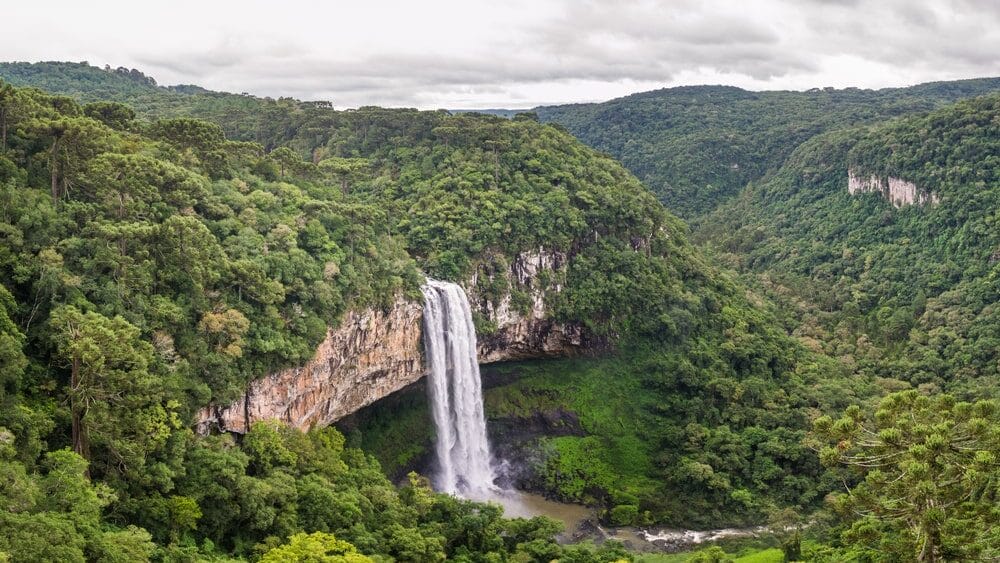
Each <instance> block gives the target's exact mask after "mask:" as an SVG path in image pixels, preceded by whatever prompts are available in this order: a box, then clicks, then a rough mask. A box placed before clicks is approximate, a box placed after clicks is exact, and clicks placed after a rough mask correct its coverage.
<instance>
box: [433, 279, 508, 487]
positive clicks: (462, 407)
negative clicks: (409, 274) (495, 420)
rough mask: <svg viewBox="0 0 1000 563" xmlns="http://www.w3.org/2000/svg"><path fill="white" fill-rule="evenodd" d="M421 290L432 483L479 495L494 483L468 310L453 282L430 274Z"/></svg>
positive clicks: (461, 290) (459, 290)
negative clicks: (432, 430)
mask: <svg viewBox="0 0 1000 563" xmlns="http://www.w3.org/2000/svg"><path fill="white" fill-rule="evenodd" d="M422 290H423V293H424V350H425V353H426V357H427V367H428V369H429V370H430V373H429V374H428V387H429V388H430V398H431V409H432V411H433V415H434V425H435V426H436V429H437V444H436V445H435V450H436V454H437V460H438V473H437V475H436V477H435V485H436V486H437V488H438V489H439V490H442V491H444V492H448V493H452V494H461V495H464V496H471V497H478V496H483V495H484V494H489V493H490V491H492V490H493V489H494V486H493V479H494V474H493V468H492V467H491V463H492V456H491V455H490V445H489V442H488V441H487V439H486V417H485V415H484V414H483V391H482V382H481V381H480V378H479V362H478V359H477V356H476V329H475V326H473V323H472V310H471V309H470V307H469V300H468V298H466V296H465V291H464V290H463V289H462V288H461V287H460V286H458V285H456V284H453V283H449V282H442V281H436V280H431V279H428V280H427V285H425V286H423V288H422Z"/></svg>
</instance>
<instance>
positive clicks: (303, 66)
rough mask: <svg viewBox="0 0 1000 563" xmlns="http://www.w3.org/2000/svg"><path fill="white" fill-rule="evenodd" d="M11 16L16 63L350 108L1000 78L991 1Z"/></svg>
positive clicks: (315, 6) (638, 2)
mask: <svg viewBox="0 0 1000 563" xmlns="http://www.w3.org/2000/svg"><path fill="white" fill-rule="evenodd" d="M84 4H86V5H84ZM11 13H12V14H13V18H12V20H13V21H11V22H10V24H9V25H6V26H5V33H4V34H3V35H0V53H3V57H4V58H6V59H8V60H71V61H80V60H88V61H90V62H91V63H93V64H98V65H103V64H111V65H112V66H128V67H136V68H139V69H141V70H143V71H144V72H146V73H147V74H151V75H153V76H154V77H156V79H157V80H158V81H159V82H160V83H162V84H173V83H194V84H198V85H201V86H205V87H207V88H212V89H217V90H226V91H233V92H244V91H246V92H252V93H255V94H260V95H270V96H283V95H290V96H296V97H300V98H306V99H329V100H332V101H333V102H334V104H335V105H336V106H338V107H355V106H359V105H369V104H378V105H406V106H418V107H425V108H438V107H449V108H464V107H487V106H489V107H502V106H513V107H529V106H532V105H536V104H540V103H554V102H573V101H592V100H599V99H606V98H609V97H615V96H620V95H624V94H627V93H630V92H634V91H637V90H643V89H650V88H656V87H662V86H670V85H680V84H699V83H724V84H733V85H736V86H742V87H747V88H754V89H803V88H809V87H813V86H838V87H844V86H860V87H883V86H901V85H906V84H913V83H917V82H923V81H929V80H945V79H953V78H961V77H971V76H986V75H997V74H1000V62H998V57H997V53H1000V3H998V2H995V1H992V0H937V1H934V0H886V1H874V0H872V1H866V0H754V1H743V2H735V1H723V0H716V1H695V0H661V1H652V0H617V1H615V0H606V1H599V0H548V1H543V0H536V1H528V0H509V1H503V2H501V1H496V0H494V1H483V0H464V1H463V0H435V1H424V2H412V1H402V0H401V1H397V2H391V1H387V0H369V1H368V2H365V3H360V2H344V1H324V2H320V1H310V0H286V1H285V2H283V3H282V4H281V5H278V4H277V3H272V2H265V1H264V0H242V1H239V2H237V1H235V0H208V1H206V0H200V1H194V0H178V1H172V2H144V3H135V2H125V1H122V0H118V1H110V0H108V1H98V2H87V3H82V2H66V1H58V2H48V3H44V4H42V3H34V4H27V3H22V4H20V5H19V6H18V8H17V9H16V10H15V11H13V12H8V14H11ZM53 14H55V15H56V17H53ZM42 37H44V40H41V38H42Z"/></svg>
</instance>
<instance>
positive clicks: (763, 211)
mask: <svg viewBox="0 0 1000 563" xmlns="http://www.w3.org/2000/svg"><path fill="white" fill-rule="evenodd" d="M849 173H850V174H851V175H853V176H855V177H860V178H862V179H867V178H868V177H870V176H875V177H877V178H879V179H880V181H879V183H880V184H881V186H882V190H884V191H876V192H874V193H865V192H862V191H859V190H857V189H856V190H855V193H853V194H852V193H850V192H849V190H848V187H849V184H850V182H849ZM889 179H895V181H896V182H897V184H896V185H897V186H904V185H907V184H910V185H912V186H914V187H915V188H916V189H915V193H916V194H917V198H916V199H917V201H916V202H914V203H911V204H901V203H900V200H896V201H891V200H890V194H889V183H888V182H889ZM855 181H856V182H860V181H859V180H855ZM864 181H867V180H864ZM900 189H901V188H900ZM998 221H1000V96H997V95H993V96H986V97H981V98H975V99H972V100H968V101H964V102H960V103H957V104H954V105H950V106H947V107H944V108H941V109H939V110H936V111H933V112H931V113H928V114H926V115H922V116H916V117H909V118H906V119H900V120H896V121H892V122H889V123H886V124H882V125H878V126H872V127H864V128H856V129H849V130H845V131H838V132H834V133H829V134H826V135H822V136H819V137H817V138H815V139H813V140H811V141H809V142H807V143H805V144H803V145H802V146H801V147H799V148H798V149H796V151H795V152H794V153H793V154H792V156H791V157H790V158H789V159H788V161H787V162H786V163H785V165H784V166H783V167H782V168H781V170H780V171H778V172H777V173H776V174H775V175H774V176H773V177H772V178H771V179H770V180H768V181H766V182H764V183H761V184H756V185H753V186H751V187H749V188H748V189H747V190H746V191H744V192H743V193H741V194H740V196H739V197H738V198H736V199H735V200H733V201H731V202H729V203H727V204H725V205H723V206H722V207H720V208H719V210H718V211H716V212H715V213H712V214H710V215H708V216H707V217H706V218H705V219H704V220H703V221H701V226H700V228H699V230H698V233H697V237H698V239H699V240H701V241H703V242H705V244H707V245H708V246H710V247H713V248H715V249H716V251H717V253H718V255H719V257H720V258H721V259H722V260H723V261H724V262H726V263H728V264H730V265H731V266H733V267H734V268H737V269H738V270H739V271H741V272H744V273H745V274H746V276H747V279H749V280H752V283H754V284H755V285H757V286H758V287H761V288H763V289H764V290H766V291H767V292H769V293H770V294H772V296H774V297H775V298H776V299H777V300H779V301H782V302H784V303H785V305H786V306H787V308H788V318H789V322H790V324H791V325H793V326H795V327H796V329H795V330H796V331H797V333H798V334H799V335H801V336H802V337H804V338H806V339H808V340H810V341H812V342H814V345H815V347H816V348H817V349H822V350H823V351H825V352H826V353H828V354H830V355H832V356H837V357H839V358H840V359H841V360H843V361H844V362H845V363H847V364H848V365H850V366H853V369H854V371H855V372H856V373H858V374H860V375H864V376H867V377H870V378H878V379H879V380H881V381H882V382H883V385H886V386H888V387H892V386H895V385H899V383H898V382H899V381H900V380H901V381H903V382H905V384H903V385H906V384H908V385H914V386H921V387H922V388H926V389H928V390H947V391H951V392H954V393H956V394H957V395H959V396H962V397H965V398H974V397H982V396H995V394H996V388H997V387H996V385H997V377H998V376H1000V372H998V365H1000V364H998V355H997V352H998V350H1000V340H998V335H997V328H996V327H997V326H998V325H1000V316H998V315H1000V309H998V308H997V303H998V301H1000V269H998V268H1000V229H998V228H997V225H998Z"/></svg>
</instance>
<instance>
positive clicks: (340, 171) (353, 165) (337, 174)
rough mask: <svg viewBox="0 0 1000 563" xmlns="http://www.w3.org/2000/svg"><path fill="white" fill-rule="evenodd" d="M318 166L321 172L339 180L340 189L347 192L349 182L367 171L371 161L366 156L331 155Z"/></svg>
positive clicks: (354, 180) (349, 187) (359, 177)
mask: <svg viewBox="0 0 1000 563" xmlns="http://www.w3.org/2000/svg"><path fill="white" fill-rule="evenodd" d="M318 166H319V169H320V171H321V172H324V173H326V174H328V175H330V176H332V177H333V178H334V179H336V180H337V181H338V182H340V191H341V192H343V193H344V194H347V193H348V192H350V189H351V184H353V183H354V182H357V181H358V180H360V179H361V178H363V177H364V175H365V174H366V173H368V171H369V169H370V168H371V163H370V162H369V161H368V159H366V158H339V157H333V158H328V159H326V160H323V161H320V163H319V165H318Z"/></svg>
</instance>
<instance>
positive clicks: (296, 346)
mask: <svg viewBox="0 0 1000 563" xmlns="http://www.w3.org/2000/svg"><path fill="white" fill-rule="evenodd" d="M0 80H3V82H2V83H0V132H2V135H0V202H2V204H0V240H2V244H0V285H2V287H0V377H2V379H0V405H2V408H0V471H2V472H3V474H4V475H5V477H4V479H3V480H2V482H0V506H2V507H3V510H0V519H2V524H0V561H2V560H4V559H5V558H6V559H9V560H11V561H27V560H32V558H34V559H35V560H53V561H134V560H154V561H227V560H250V561H295V560H301V561H311V560H316V559H308V557H310V556H318V555H317V554H319V555H323V556H324V557H327V559H323V560H329V561H367V560H377V561H391V560H400V561H442V560H459V561H551V560H559V561H567V562H572V561H581V562H587V561H594V562H597V561H618V560H622V559H625V560H632V559H635V558H636V557H637V555H635V554H634V553H631V552H629V551H627V550H626V549H625V548H624V547H623V546H621V545H619V544H616V543H614V542H607V543H605V544H603V545H600V546H595V545H592V544H579V545H576V544H564V543H560V542H557V541H556V536H557V534H558V533H559V532H560V531H561V530H560V527H561V525H560V524H559V523H558V522H555V521H554V520H551V519H548V518H545V517H536V518H531V519H523V518H506V517H504V516H503V514H502V511H501V509H500V508H499V507H498V506H496V505H492V504H481V503H476V502H472V501H466V500H460V499H456V498H455V497H451V496H448V495H443V494H438V493H435V492H433V490H432V489H431V487H430V484H429V482H428V481H427V480H426V478H425V477H423V476H421V475H418V474H416V473H409V470H410V469H412V467H411V466H410V465H409V462H410V461H411V460H412V458H413V456H414V455H416V454H415V452H414V451H413V449H412V447H413V445H414V444H423V447H426V446H427V444H428V443H429V440H430V439H431V438H432V436H431V435H430V434H429V432H430V431H431V430H430V428H429V425H427V424H424V423H421V422H420V421H421V420H422V419H421V417H425V416H426V404H423V403H421V402H420V401H413V402H410V403H408V404H406V405H404V406H403V407H401V408H397V410H396V411H395V412H393V413H392V414H391V415H386V414H383V415H382V416H381V417H380V415H379V411H378V407H377V406H376V408H375V409H374V410H372V411H370V412H369V413H368V416H369V418H370V419H373V420H369V421H368V422H367V423H366V424H362V425H361V426H360V428H354V429H353V432H352V431H346V435H345V433H343V432H341V431H338V430H337V429H335V428H332V427H331V428H322V429H314V430H311V431H309V432H301V431H299V430H295V429H292V428H288V427H285V426H283V425H281V424H278V423H267V422H262V423H257V424H255V425H254V426H253V427H252V428H251V429H250V431H249V432H247V433H246V435H244V436H242V437H239V438H237V437H234V436H231V435H215V436H200V435H197V434H196V433H195V432H194V431H193V429H192V423H193V418H194V415H195V413H196V411H197V410H198V409H200V408H201V407H203V406H205V405H207V404H209V403H213V402H215V403H218V402H222V403H225V402H228V401H230V400H232V399H233V398H235V397H237V396H238V395H239V394H240V393H241V392H242V391H243V390H244V389H245V388H246V387H247V385H248V384H249V383H250V382H251V381H253V380H254V379H257V378H260V377H263V376H264V375H267V374H268V373H271V372H273V371H275V370H278V369H281V368H286V367H293V366H296V365H301V364H302V363H303V362H305V361H306V360H308V359H309V358H311V357H312V355H313V352H314V350H315V348H316V346H317V345H318V344H319V343H320V341H321V340H322V339H323V337H324V335H325V333H326V330H327V327H330V326H337V324H338V322H339V321H340V319H341V318H342V317H343V315H344V314H345V313H346V312H347V311H350V310H354V309H357V308H361V307H374V308H379V307H381V308H387V307H390V306H391V304H392V303H393V302H394V301H395V300H396V299H398V298H405V299H413V300H416V299H419V287H420V284H421V283H422V282H423V280H424V277H425V276H433V277H436V278H440V279H452V280H460V279H464V278H465V277H466V276H468V275H469V274H470V273H471V272H474V271H476V270H477V268H479V267H481V266H483V265H484V264H488V263H492V262H494V261H496V260H498V258H497V257H498V256H500V257H507V258H510V257H513V256H514V255H516V254H517V253H518V252H520V251H523V250H526V249H531V248H537V247H539V246H544V247H546V248H552V249H556V250H559V251H562V252H565V253H566V254H567V255H568V256H569V257H570V260H569V263H568V266H567V267H566V269H565V271H564V272H562V273H561V274H560V275H561V277H560V278H559V279H553V280H549V283H551V284H553V285H555V284H558V285H559V287H560V288H561V291H559V292H554V293H552V294H551V296H550V298H551V301H550V303H548V305H549V307H550V310H551V311H552V315H553V318H554V319H556V320H558V321H560V322H566V323H573V324H576V325H579V326H582V327H583V329H584V330H586V331H587V332H588V333H589V334H593V335H595V336H599V337H601V338H602V339H604V340H606V341H608V342H610V343H611V346H610V349H609V350H608V351H605V352H604V353H601V354H598V355H596V356H594V357H584V358H574V359H564V360H548V361H541V362H528V363H523V364H509V365H501V366H499V367H498V368H497V370H498V371H499V372H502V373H505V374H507V375H504V376H503V377H502V378H501V379H504V381H506V383H505V384H503V385H499V386H496V387H494V388H491V389H488V390H487V393H486V411H487V416H488V417H489V418H490V420H491V421H492V423H494V424H495V425H501V426H502V425H503V424H508V425H513V426H514V427H516V426H518V425H523V424H525V423H526V422H527V421H528V420H529V419H531V418H532V417H533V416H535V415H536V414H537V413H540V412H560V413H572V414H573V417H575V420H576V421H577V423H578V424H579V427H580V431H579V432H575V433H572V434H570V435H560V436H555V435H553V436H541V437H539V438H538V439H536V440H532V441H530V442H527V443H525V444H521V445H520V446H519V447H522V448H524V450H523V451H522V453H523V454H524V455H525V456H529V455H530V457H531V458H532V459H534V460H535V461H536V463H535V465H534V466H533V467H531V468H530V472H529V474H527V475H526V476H525V481H524V483H523V484H524V486H525V487H527V488H530V489H532V490H535V491H538V492H542V493H544V494H546V495H547V496H549V497H550V498H553V499H559V500H562V501H568V502H576V503H582V504H586V505H589V506H593V507H595V510H596V511H597V513H598V514H599V518H600V519H601V522H602V523H603V524H606V525H617V526H628V525H634V526H650V525H654V524H657V525H672V526H689V527H701V528H707V527H711V526H716V527H718V526H726V525H756V524H761V523H767V522H770V523H771V524H772V526H773V528H774V529H775V530H776V532H775V533H774V534H773V535H774V537H773V538H772V539H771V540H769V541H771V542H772V546H777V547H779V548H781V550H783V554H784V555H783V556H784V557H786V558H789V559H790V560H796V559H798V558H807V559H809V560H816V561H843V560H857V561H905V560H914V559H916V560H922V561H930V560H933V561H937V560H962V559H977V558H978V559H985V560H988V559H991V558H995V557H996V556H997V555H998V554H1000V536H997V534H996V532H995V528H996V527H997V526H996V524H997V523H998V518H1000V514H998V512H997V509H996V508H995V506H996V505H997V503H996V501H997V494H998V493H1000V491H998V490H997V485H996V483H997V482H998V481H997V477H998V476H1000V474H998V471H1000V467H998V461H997V456H998V455H1000V421H998V420H997V417H1000V411H998V404H997V403H996V402H995V400H996V399H997V398H998V397H996V392H995V389H996V385H995V383H996V382H997V377H998V375H1000V374H998V365H1000V364H998V362H1000V358H998V356H997V353H998V352H997V350H998V349H1000V335H998V332H997V326H998V325H997V323H998V322H1000V318H998V315H1000V311H998V309H997V303H998V302H1000V299H998V297H1000V286H998V284H1000V258H998V256H1000V239H998V232H1000V231H998V230H997V223H998V221H1000V206H998V204H1000V201H998V198H1000V177H998V174H997V169H998V168H997V167H998V165H1000V160H998V159H1000V144H998V143H1000V141H998V139H1000V117H998V116H1000V111H998V110H1000V107H998V106H1000V98H998V97H997V95H995V94H994V95H986V96H981V97H974V96H977V95H980V94H984V93H987V92H989V91H991V90H996V89H997V86H998V82H997V81H996V80H991V79H983V80H977V81H961V82H954V83H936V84H931V85H924V86H920V87H915V88H910V89H904V90H884V91H832V92H831V91H820V92H809V93H801V94H793V93H788V94H784V93H782V94H780V95H778V94H775V95H763V94H761V95H757V94H754V93H749V92H744V91H740V90H736V89H728V88H692V89H680V90H677V89H674V90H671V91H665V92H653V93H648V94H642V95H637V96H633V97H630V98H625V99H622V100H616V101H614V102H610V104H611V106H600V105H597V106H566V107H555V108H538V109H536V110H535V112H534V113H518V114H516V115H514V116H513V117H511V118H509V119H507V118H503V117H498V116H491V115H482V114H475V113H454V114H453V113H451V112H447V111H417V110H407V109H381V108H375V107H365V108H360V109H357V110H344V111H337V110H334V109H333V108H332V107H330V106H329V105H328V104H322V103H311V102H301V101H297V100H293V99H289V98H282V99H277V100H275V99H269V98H257V97H254V96H251V95H234V94H224V93H217V92H211V91H207V90H204V89H201V88H198V87H194V86H181V87H177V86H175V87H169V88H164V87H160V86H158V85H157V84H156V82H155V80H153V79H151V78H149V77H147V76H146V75H144V74H142V73H141V72H139V71H135V70H129V69H110V68H107V69H100V68H96V67H92V66H89V65H87V64H85V63H80V64H76V63H40V64H23V63H3V64H0ZM962 98H972V99H969V100H966V101H958V102H957V103H952V102H955V100H959V99H962ZM674 104H680V105H679V106H675V105H674ZM682 106H683V109H679V108H681V107H682ZM609 108H614V109H609ZM606 111H611V112H612V113H611V114H609V113H606ZM702 112H704V115H702ZM675 113H676V114H677V117H676V119H677V120H680V119H685V120H689V121H688V122H687V123H681V122H679V121H672V119H673V118H669V117H668V116H670V115H673V114H675ZM700 115H701V117H699V116H700ZM643 116H645V117H643ZM708 116H711V119H717V120H718V121H715V122H713V121H711V120H710V119H709V117H708ZM740 116H742V117H740ZM539 120H541V121H542V122H539ZM618 120H621V122H622V123H624V124H627V128H631V129H621V128H617V127H616V126H613V124H614V123H616V122H617V121H618ZM706 120H707V121H706ZM547 121H551V122H552V123H544V122H547ZM734 124H738V125H739V126H738V127H737V128H736V129H732V130H731V129H729V128H730V127H735V125H734ZM622 127H626V125H622ZM789 128H795V130H794V132H793V133H794V134H787V133H788V132H789ZM598 129H601V130H602V131H604V132H605V134H607V135H611V136H612V138H606V137H605V138H601V139H598V138H597V137H596V136H594V135H596V133H595V134H594V135H590V134H588V133H587V131H597V130H598ZM616 131H617V133H616ZM569 132H572V133H574V134H578V135H579V136H580V140H577V139H576V138H574V137H573V136H571V135H570V133H569ZM619 137H620V138H619ZM625 138H628V139H632V140H638V139H649V140H648V141H642V142H644V143H645V142H648V143H651V144H650V145H647V148H645V149H640V148H639V147H637V146H635V142H638V141H633V142H631V143H626V144H624V145H622V144H621V141H622V139H625ZM765 138H769V139H773V144H767V143H764V142H762V140H763V139H765ZM719 139H724V141H720V140H719ZM581 141H582V142H581ZM720 142H724V144H725V150H727V151H733V155H734V156H733V159H732V160H733V162H732V163H730V162H729V159H719V158H711V159H708V158H704V154H705V151H710V152H712V154H718V150H719V145H718V143H720ZM584 143H588V144H591V145H593V148H590V147H588V146H587V145H585V144H584ZM653 145H655V146H653ZM713 147H714V148H713ZM598 151H607V152H608V153H610V155H608V154H604V153H602V152H598ZM668 154H669V155H671V156H670V158H663V155H668ZM614 158H620V159H621V161H622V164H619V163H618V162H617V161H616V160H615V159H614ZM671 159H673V160H671ZM693 161H698V162H699V163H700V164H699V166H698V167H692V166H688V164H689V163H690V162H693ZM732 164H736V165H738V167H737V168H732ZM623 165H624V166H623ZM626 167H627V168H628V170H626ZM849 169H857V170H863V171H864V172H865V173H866V174H872V175H875V176H878V177H884V178H890V177H892V178H903V179H905V180H907V181H909V182H913V183H914V184H915V185H917V186H920V188H921V189H924V190H927V191H928V192H929V193H933V194H935V195H936V196H937V197H938V198H939V202H937V203H934V204H930V203H928V204H926V205H909V206H904V207H900V208H896V207H894V206H893V205H892V204H891V203H890V202H888V201H886V200H885V199H884V198H883V197H882V196H881V194H878V193H873V194H857V195H852V194H849V193H848V190H847V183H848V180H847V174H848V170H849ZM629 170H631V172H630V171H629ZM737 171H738V172H737ZM633 174H634V175H633ZM643 182H645V185H644V184H643ZM744 185H745V187H744ZM647 186H648V189H647ZM673 213H678V214H679V215H681V216H682V217H684V218H685V219H687V220H688V221H689V222H690V225H691V226H690V227H689V226H688V224H687V223H685V222H684V221H682V220H681V219H679V218H678V217H677V216H675V215H674V214H673ZM636 241H643V242H642V243H641V244H637V243H636ZM483 289H484V291H485V292H486V293H487V294H489V295H493V296H494V297H495V298H496V299H500V298H501V295H502V294H503V293H504V292H505V291H508V290H509V289H510V288H507V287H490V288H483ZM490 292H493V293H490ZM481 330H484V331H488V330H489V327H481ZM397 407H398V405H397ZM407 422H410V424H407ZM407 473H409V475H408V476H407V475H406V474H407ZM390 477H392V479H390ZM399 477H402V478H403V479H402V480H403V481H404V484H402V485H401V486H397V485H396V484H395V483H397V482H398V481H397V479H396V478H399ZM845 492H846V493H848V494H845ZM719 551H720V549H719V548H713V549H709V550H706V551H704V552H703V553H700V554H695V555H694V557H696V558H701V559H702V560H706V561H721V560H725V557H726V556H725V554H724V553H723V554H722V555H719ZM310 554H312V555H310ZM695 560H697V559H695Z"/></svg>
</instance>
